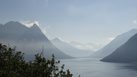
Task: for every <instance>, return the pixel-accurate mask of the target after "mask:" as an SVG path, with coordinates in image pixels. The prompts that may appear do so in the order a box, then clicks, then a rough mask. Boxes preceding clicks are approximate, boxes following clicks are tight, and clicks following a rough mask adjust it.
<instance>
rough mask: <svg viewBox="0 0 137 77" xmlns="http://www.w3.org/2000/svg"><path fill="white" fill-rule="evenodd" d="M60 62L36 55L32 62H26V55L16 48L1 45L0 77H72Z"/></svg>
mask: <svg viewBox="0 0 137 77" xmlns="http://www.w3.org/2000/svg"><path fill="white" fill-rule="evenodd" d="M59 63H60V61H57V60H55V58H54V56H52V58H51V59H46V58H44V57H43V56H42V55H41V54H36V55H35V59H34V60H32V61H25V60H24V54H23V53H22V52H19V51H16V50H15V48H10V47H7V46H6V45H2V44H0V77H72V74H71V73H70V71H69V70H66V71H64V65H62V66H61V67H60V68H59Z"/></svg>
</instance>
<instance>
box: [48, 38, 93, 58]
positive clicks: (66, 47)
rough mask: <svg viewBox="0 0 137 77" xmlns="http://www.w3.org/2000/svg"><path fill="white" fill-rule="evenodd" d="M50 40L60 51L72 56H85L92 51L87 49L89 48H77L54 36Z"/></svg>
mask: <svg viewBox="0 0 137 77" xmlns="http://www.w3.org/2000/svg"><path fill="white" fill-rule="evenodd" d="M51 41H52V43H53V44H54V45H55V46H56V47H57V48H59V49H60V50H61V51H62V52H64V53H66V54H68V55H70V56H73V57H87V56H89V54H91V53H92V51H89V50H81V49H78V48H76V47H74V46H72V45H70V44H69V43H67V42H64V41H62V40H60V39H59V38H55V39H53V40H51Z"/></svg>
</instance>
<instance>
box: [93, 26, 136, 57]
mask: <svg viewBox="0 0 137 77" xmlns="http://www.w3.org/2000/svg"><path fill="white" fill-rule="evenodd" d="M136 33H137V29H132V30H130V31H128V32H126V33H123V34H121V35H119V36H117V37H116V38H115V39H114V40H112V41H111V42H110V43H109V44H107V45H106V46H105V47H103V48H102V49H100V50H99V51H97V52H95V53H94V54H93V55H91V56H90V57H97V58H104V57H106V56H108V55H110V54H111V53H113V52H114V51H115V50H116V49H117V48H118V47H120V46H121V45H123V44H124V43H126V42H127V41H128V40H129V39H130V38H131V37H132V36H134V35H135V34H136Z"/></svg>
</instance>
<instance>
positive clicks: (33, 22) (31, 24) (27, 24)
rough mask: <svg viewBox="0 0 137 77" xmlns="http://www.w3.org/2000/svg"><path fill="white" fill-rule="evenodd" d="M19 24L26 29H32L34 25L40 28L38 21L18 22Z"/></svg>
mask: <svg viewBox="0 0 137 77" xmlns="http://www.w3.org/2000/svg"><path fill="white" fill-rule="evenodd" d="M20 22H21V23H22V24H24V25H25V26H27V27H32V26H33V25H34V24H36V25H38V26H40V24H39V22H38V21H32V20H27V21H20Z"/></svg>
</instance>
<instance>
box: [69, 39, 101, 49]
mask: <svg viewBox="0 0 137 77" xmlns="http://www.w3.org/2000/svg"><path fill="white" fill-rule="evenodd" d="M70 44H71V45H72V46H74V47H76V48H78V49H82V50H92V51H97V50H98V49H100V48H101V47H102V45H101V44H95V43H87V44H83V43H79V42H76V41H72V42H70Z"/></svg>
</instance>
